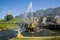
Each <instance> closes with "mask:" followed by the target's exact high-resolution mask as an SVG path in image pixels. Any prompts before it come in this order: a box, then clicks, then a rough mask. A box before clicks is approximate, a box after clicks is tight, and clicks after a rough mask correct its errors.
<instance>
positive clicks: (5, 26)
mask: <svg viewBox="0 0 60 40" xmlns="http://www.w3.org/2000/svg"><path fill="white" fill-rule="evenodd" d="M16 26H17V24H7V23H4V24H0V28H12V27H16Z"/></svg>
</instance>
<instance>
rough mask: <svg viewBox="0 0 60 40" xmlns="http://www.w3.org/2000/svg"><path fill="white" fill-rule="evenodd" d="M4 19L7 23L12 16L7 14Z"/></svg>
mask: <svg viewBox="0 0 60 40" xmlns="http://www.w3.org/2000/svg"><path fill="white" fill-rule="evenodd" d="M4 19H5V20H6V21H9V20H11V19H13V16H12V15H11V14H7V15H6V16H5V17H4Z"/></svg>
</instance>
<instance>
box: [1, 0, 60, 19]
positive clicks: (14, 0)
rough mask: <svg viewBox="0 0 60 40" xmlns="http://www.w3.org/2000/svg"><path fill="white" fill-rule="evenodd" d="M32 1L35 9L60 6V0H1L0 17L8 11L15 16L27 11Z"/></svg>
mask: <svg viewBox="0 0 60 40" xmlns="http://www.w3.org/2000/svg"><path fill="white" fill-rule="evenodd" d="M30 2H32V4H33V11H36V10H39V9H40V10H41V9H47V8H50V7H51V8H56V7H60V0H0V19H1V18H4V16H5V15H6V14H7V12H10V13H11V14H12V15H13V16H16V15H20V14H22V13H25V12H26V10H27V8H28V5H29V3H30Z"/></svg>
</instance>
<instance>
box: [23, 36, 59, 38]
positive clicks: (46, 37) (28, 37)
mask: <svg viewBox="0 0 60 40" xmlns="http://www.w3.org/2000/svg"><path fill="white" fill-rule="evenodd" d="M54 37H60V36H47V37H23V38H54Z"/></svg>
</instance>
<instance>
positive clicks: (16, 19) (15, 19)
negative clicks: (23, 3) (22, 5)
mask: <svg viewBox="0 0 60 40" xmlns="http://www.w3.org/2000/svg"><path fill="white" fill-rule="evenodd" d="M10 22H17V23H19V22H21V19H20V18H14V19H12V20H10Z"/></svg>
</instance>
